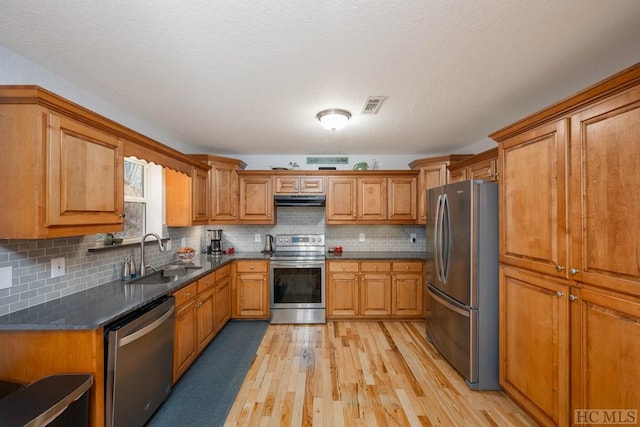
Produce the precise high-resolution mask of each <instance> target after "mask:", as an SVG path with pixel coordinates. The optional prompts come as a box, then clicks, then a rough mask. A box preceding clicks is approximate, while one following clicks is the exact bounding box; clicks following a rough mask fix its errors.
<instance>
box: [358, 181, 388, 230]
mask: <svg viewBox="0 0 640 427" xmlns="http://www.w3.org/2000/svg"><path fill="white" fill-rule="evenodd" d="M357 182H358V191H357V195H358V221H384V220H386V219H387V179H386V178H380V177H371V178H358V180H357Z"/></svg>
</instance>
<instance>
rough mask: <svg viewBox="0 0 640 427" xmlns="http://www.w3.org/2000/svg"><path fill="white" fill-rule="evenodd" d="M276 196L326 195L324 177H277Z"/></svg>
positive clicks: (275, 178)
mask: <svg viewBox="0 0 640 427" xmlns="http://www.w3.org/2000/svg"><path fill="white" fill-rule="evenodd" d="M274 180H275V188H274V193H275V194H299V193H303V194H304V193H307V194H308V193H314V194H322V193H324V177H323V176H287V175H275V176H274Z"/></svg>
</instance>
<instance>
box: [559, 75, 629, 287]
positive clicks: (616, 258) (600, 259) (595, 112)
mask: <svg viewBox="0 0 640 427" xmlns="http://www.w3.org/2000/svg"><path fill="white" fill-rule="evenodd" d="M571 132H572V133H571V149H572V152H571V158H572V166H571V172H572V173H571V179H572V185H571V207H572V210H573V216H572V217H573V223H572V227H571V232H572V257H573V260H572V262H571V265H570V267H571V268H573V269H575V270H571V271H572V272H575V273H576V274H575V275H573V276H572V278H574V279H575V280H578V281H580V282H586V283H589V284H592V285H595V286H603V287H606V288H609V289H612V290H617V291H623V292H628V293H631V294H635V295H640V289H639V288H640V287H639V286H638V283H639V282H640V238H639V236H640V221H639V220H638V219H639V213H640V87H636V88H633V89H630V90H627V91H626V92H623V93H622V94H620V95H618V96H616V97H614V98H611V99H610V100H608V101H606V102H602V103H600V104H597V105H595V106H594V107H592V108H589V109H587V110H585V111H583V112H581V113H580V114H577V115H575V116H573V117H572V122H571ZM576 270H577V271H576Z"/></svg>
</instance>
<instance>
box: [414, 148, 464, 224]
mask: <svg viewBox="0 0 640 427" xmlns="http://www.w3.org/2000/svg"><path fill="white" fill-rule="evenodd" d="M469 157H471V155H470V154H452V155H450V156H440V157H430V158H426V159H418V160H414V161H413V162H411V163H409V167H410V168H411V169H415V170H418V171H419V175H418V222H419V223H420V224H426V223H427V190H428V189H430V188H435V187H439V186H441V185H445V184H448V183H449V182H450V178H449V170H448V169H447V166H449V165H450V164H453V163H455V162H459V161H461V160H464V159H466V158H469Z"/></svg>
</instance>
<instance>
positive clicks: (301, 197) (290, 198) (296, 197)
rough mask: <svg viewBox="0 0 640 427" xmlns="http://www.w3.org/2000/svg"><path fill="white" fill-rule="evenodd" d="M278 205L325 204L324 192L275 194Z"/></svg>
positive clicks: (306, 205) (274, 198) (274, 199)
mask: <svg viewBox="0 0 640 427" xmlns="http://www.w3.org/2000/svg"><path fill="white" fill-rule="evenodd" d="M273 201H274V203H275V205H276V206H300V207H302V206H304V207H308V206H324V205H325V195H324V194H286V195H285V194H276V195H275V196H273Z"/></svg>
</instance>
